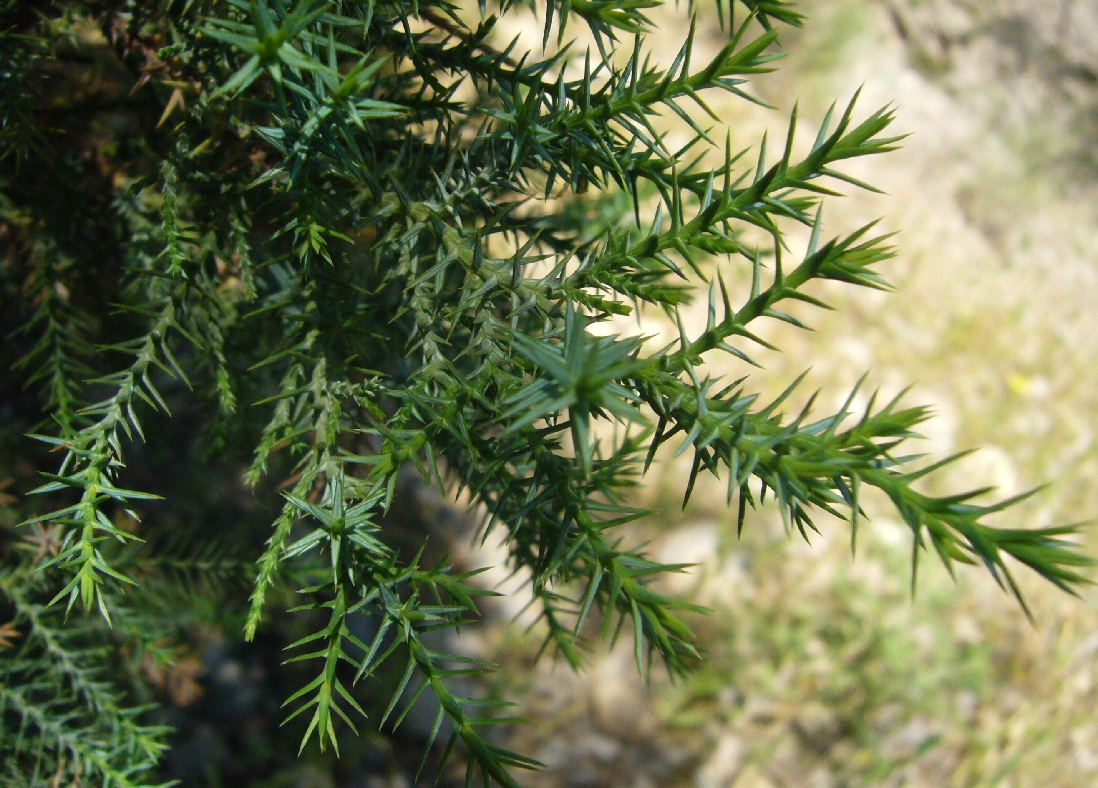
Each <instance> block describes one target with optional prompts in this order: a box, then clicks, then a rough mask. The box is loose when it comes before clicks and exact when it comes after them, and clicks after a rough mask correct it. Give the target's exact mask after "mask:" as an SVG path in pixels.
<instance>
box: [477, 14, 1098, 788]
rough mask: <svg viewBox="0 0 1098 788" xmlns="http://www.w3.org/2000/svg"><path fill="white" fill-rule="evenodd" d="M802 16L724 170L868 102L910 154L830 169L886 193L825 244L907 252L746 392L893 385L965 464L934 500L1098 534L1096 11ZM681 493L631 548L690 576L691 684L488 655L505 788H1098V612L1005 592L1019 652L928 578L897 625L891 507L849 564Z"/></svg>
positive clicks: (845, 546)
mask: <svg viewBox="0 0 1098 788" xmlns="http://www.w3.org/2000/svg"><path fill="white" fill-rule="evenodd" d="M699 7H700V13H701V15H702V16H701V19H702V20H705V19H706V18H707V15H708V16H709V24H710V25H711V30H710V31H707V30H706V28H705V27H704V25H702V24H699V30H700V31H701V32H699V36H698V43H699V45H700V44H701V43H702V42H705V43H708V44H709V45H711V46H712V47H714V48H716V47H717V46H719V45H720V44H721V43H722V42H723V40H724V39H723V38H722V34H721V33H720V31H719V30H717V27H716V20H715V14H714V13H712V9H711V7H709V6H708V5H707V4H699ZM798 10H801V11H803V12H804V13H806V15H807V16H808V19H807V22H806V25H805V27H804V28H803V30H799V31H792V32H790V31H786V32H785V33H783V37H782V40H781V44H782V49H785V50H787V51H788V52H789V53H790V54H789V55H788V57H787V58H785V59H783V60H782V61H780V62H779V63H778V64H777V66H778V70H777V71H776V72H775V73H773V74H769V75H764V76H761V77H759V78H757V79H756V80H754V81H753V82H752V84H751V87H752V91H753V92H754V93H755V94H756V95H758V96H760V97H762V98H763V99H765V100H766V101H768V102H770V103H771V104H773V105H774V106H775V107H776V108H777V109H776V110H775V111H766V110H761V109H756V108H751V107H749V106H745V102H742V101H739V100H725V99H719V98H714V103H713V104H712V106H713V108H714V109H715V110H716V111H717V113H718V114H719V115H720V116H721V117H722V120H724V121H725V123H726V124H727V125H728V127H729V128H730V130H731V134H732V139H733V147H734V148H737V149H738V148H743V147H747V146H757V145H758V142H759V140H760V138H761V136H762V133H763V131H768V132H769V135H770V144H771V146H773V147H774V148H778V149H780V145H781V142H782V141H784V138H785V131H786V126H787V124H788V118H789V112H790V111H791V110H792V108H793V106H794V104H795V103H796V104H799V112H800V119H801V129H803V131H802V135H803V139H801V143H802V144H803V145H804V146H807V145H808V144H810V143H811V141H812V139H813V137H814V136H815V131H816V128H818V124H819V121H820V120H821V119H822V118H823V116H824V114H825V112H826V111H827V108H828V106H829V104H830V103H831V102H833V101H837V102H838V103H839V107H840V109H841V108H842V107H843V106H844V105H845V103H846V102H847V101H848V100H849V99H850V97H851V96H852V95H853V94H854V93H855V91H857V90H858V89H859V88H860V89H861V97H860V98H859V103H858V106H859V107H860V110H861V111H860V113H859V115H858V116H859V117H864V116H866V115H868V114H869V113H870V112H872V111H874V110H876V109H877V108H879V107H881V106H884V105H886V104H893V105H895V111H896V117H897V120H896V124H895V127H894V128H896V129H897V131H898V133H906V134H909V135H910V136H909V137H908V138H907V139H905V140H904V142H903V144H902V148H901V150H899V151H896V152H893V153H890V154H887V155H884V156H876V157H872V160H866V161H864V162H855V163H853V164H852V165H847V166H845V167H844V168H843V169H844V171H846V172H849V173H851V174H853V175H855V176H857V177H860V178H863V179H864V180H866V181H868V182H870V183H872V184H873V185H875V186H877V187H879V188H881V189H883V190H884V191H885V192H886V194H884V195H874V194H869V193H855V192H854V191H853V189H845V191H847V192H848V194H849V196H848V197H846V198H843V199H835V200H831V201H829V202H828V203H827V205H826V207H825V209H824V215H825V224H824V227H825V232H827V234H829V235H834V234H835V233H838V232H841V231H844V230H847V231H849V230H850V229H853V228H854V227H857V226H860V225H862V224H865V223H866V222H868V221H871V220H873V219H876V218H881V226H882V227H883V228H884V229H886V230H895V231H898V235H897V237H896V245H897V247H898V250H899V254H898V256H897V258H896V259H895V260H893V261H891V262H890V263H889V264H887V265H886V266H884V267H883V269H882V272H883V273H884V274H885V276H886V277H887V278H888V279H889V280H890V281H891V282H892V283H893V284H894V285H895V287H896V291H895V292H894V293H891V294H885V293H866V292H861V291H852V290H850V289H843V288H838V287H836V288H832V289H828V290H826V291H824V293H823V295H824V296H825V298H826V299H827V300H828V302H829V303H830V304H832V305H833V306H834V307H835V311H834V312H829V313H824V312H820V311H815V312H810V311H806V312H805V313H804V314H803V315H800V314H799V316H801V317H803V318H805V319H806V320H807V322H809V323H810V325H811V326H812V328H814V329H815V331H814V333H807V332H802V331H796V330H794V329H792V328H789V327H787V326H781V327H778V328H775V329H774V332H773V333H772V334H770V335H768V338H769V339H770V340H771V341H773V342H774V343H775V344H777V345H778V346H780V347H781V348H782V351H783V352H782V353H781V354H772V355H769V356H765V357H764V358H765V361H764V363H765V369H764V370H761V371H758V372H756V373H754V374H753V376H752V380H753V381H754V384H753V385H754V386H755V387H756V388H757V389H759V390H761V391H763V392H766V393H769V394H776V393H778V392H779V391H781V390H782V389H783V388H784V387H785V386H787V385H788V384H789V383H790V382H791V381H792V380H793V379H794V378H795V377H796V376H797V375H798V374H800V373H801V372H802V371H804V370H805V369H809V368H811V372H810V373H809V375H808V377H807V379H806V381H805V384H804V386H803V391H802V396H803V397H807V395H808V394H810V393H811V392H812V391H814V390H816V389H819V390H820V392H821V395H820V399H819V402H820V406H819V412H820V413H825V412H831V411H829V410H828V408H837V407H838V406H840V405H841V404H842V402H843V400H844V399H845V397H846V395H847V394H848V393H849V391H850V389H851V388H852V387H853V385H854V384H855V383H856V381H857V380H858V378H859V377H860V376H861V375H862V374H863V373H866V372H868V376H867V381H866V385H865V389H864V391H865V392H866V394H867V395H868V393H870V392H872V390H874V389H880V391H881V393H882V395H887V396H893V395H895V394H896V393H899V392H900V391H901V390H903V389H904V388H905V387H907V386H909V385H910V386H911V390H910V392H909V393H908V394H907V395H906V397H905V401H906V402H908V403H910V404H929V405H932V406H933V408H934V411H935V414H936V415H935V418H934V419H933V421H932V422H931V423H930V424H928V425H927V429H926V430H925V436H926V440H925V441H923V442H922V446H921V448H922V451H924V452H926V453H927V454H928V455H929V457H930V458H931V459H934V458H937V459H940V458H942V457H944V456H947V455H949V454H951V453H953V452H957V451H960V450H963V449H968V448H977V447H980V450H979V451H978V452H976V453H974V454H973V455H971V456H969V457H966V458H965V459H964V460H962V461H960V462H958V463H957V464H955V465H954V466H952V470H950V471H948V472H946V473H945V474H944V475H943V476H942V477H941V478H939V479H938V480H937V481H936V482H934V491H935V492H940V493H941V492H946V491H960V490H968V489H972V488H976V487H983V486H994V487H995V488H997V490H996V493H995V496H996V497H1005V496H1009V495H1013V494H1016V493H1019V492H1022V491H1024V490H1026V489H1029V488H1031V487H1035V486H1038V485H1045V484H1047V486H1045V487H1043V488H1042V489H1041V490H1040V491H1039V492H1038V493H1037V494H1035V495H1034V496H1033V497H1032V498H1030V499H1029V500H1028V501H1026V502H1025V503H1024V504H1023V505H1021V506H1019V507H1016V508H1014V509H1012V510H1010V511H1009V512H1008V513H1007V514H1006V515H1005V516H1004V517H1003V518H1002V519H1001V520H1000V521H999V522H998V524H1000V525H1004V526H1015V527H1030V526H1036V525H1050V524H1061V523H1070V522H1079V521H1086V520H1093V519H1094V518H1095V514H1096V512H1098V505H1096V504H1098V452H1096V447H1095V434H1094V433H1095V418H1094V416H1095V413H1096V405H1098V320H1096V319H1095V310H1096V309H1098V303H1096V301H1098V147H1096V145H1095V142H1094V140H1095V139H1096V131H1098V3H1096V2H1094V0H1075V1H1074V2H1073V1H1072V0H1046V2H1043V3H1040V4H1034V3H1029V2H1021V1H1018V2H1010V1H1008V0H1001V1H998V2H996V1H995V0H922V1H921V2H919V1H918V0H909V1H908V2H903V1H902V0H895V2H892V1H891V0H817V1H816V2H814V3H811V4H803V5H802V6H801V7H800V8H799V9H798ZM681 11H682V9H679V13H678V15H676V12H675V9H674V7H673V6H672V7H669V8H668V9H666V10H665V12H664V13H665V14H666V15H667V18H666V19H661V20H660V26H659V30H660V33H659V43H658V45H657V46H655V47H654V49H655V51H656V53H657V54H663V55H664V56H665V57H667V58H671V57H673V56H674V53H675V50H676V49H677V43H675V44H674V45H673V44H672V39H673V37H674V36H676V35H678V36H679V37H680V40H681V38H682V37H684V36H685V33H686V29H687V27H686V24H685V23H684V22H683V21H682V20H681V16H682V14H681ZM704 54H705V53H704V52H702V51H696V57H697V62H701V61H702V59H703V58H704ZM716 136H717V137H718V138H719V136H720V135H716ZM714 265H718V266H719V265H720V262H719V261H718V262H715V263H714ZM704 308H705V307H704V304H701V305H699V307H698V309H699V310H701V311H700V313H699V315H698V318H699V320H701V321H703V325H704ZM645 329H646V330H647V331H648V332H649V333H652V332H653V330H655V331H658V330H659V326H658V325H654V324H649V325H646V326H645ZM744 373H745V371H744V370H742V369H739V370H729V375H730V376H732V375H733V374H735V376H739V375H741V374H744ZM751 385H752V384H751V383H749V384H748V386H751ZM863 399H864V398H863ZM791 409H792V410H795V407H792V406H791ZM684 478H685V473H684V472H683V469H682V468H679V467H677V466H676V465H675V464H674V463H673V462H672V463H665V464H664V465H663V466H661V467H660V468H659V469H658V470H656V471H654V473H653V475H652V476H650V477H649V480H648V481H649V483H648V484H646V486H645V488H644V489H645V492H644V500H645V503H646V504H647V505H649V506H650V507H652V508H653V509H654V510H655V511H656V516H655V518H654V519H653V521H652V522H651V523H650V533H649V534H647V536H649V537H650V538H651V539H652V552H653V553H654V554H655V555H656V556H657V557H658V558H659V559H660V560H663V561H666V562H670V563H677V562H690V563H697V564H698V565H699V566H698V567H697V568H696V569H695V570H694V571H693V572H692V573H691V574H690V575H683V576H681V577H679V578H677V579H676V584H675V590H676V591H679V592H681V593H684V594H690V595H692V596H693V597H694V598H695V599H696V600H698V601H699V602H701V603H703V604H705V605H707V606H709V607H710V608H711V609H712V610H713V614H712V615H711V616H709V617H702V618H699V619H697V620H696V621H695V622H693V623H695V624H696V627H697V631H698V633H699V634H700V637H701V640H702V646H703V649H704V652H705V654H706V661H705V663H704V664H703V665H702V666H701V668H700V670H699V672H698V673H697V675H695V676H693V677H692V678H690V679H688V680H686V681H685V682H680V683H677V684H670V683H668V682H666V681H663V680H661V678H660V677H659V676H656V675H654V677H653V682H652V684H651V685H650V686H649V687H647V688H646V687H644V686H643V684H642V682H641V681H640V680H638V679H637V678H636V676H635V670H634V668H633V665H632V656H631V653H630V649H629V644H622V646H621V647H619V648H617V649H612V650H609V651H608V652H607V653H605V654H603V655H599V656H597V657H595V658H594V659H593V661H592V666H591V669H590V670H589V671H588V673H587V674H586V675H583V676H574V675H572V674H571V673H570V672H569V671H568V670H567V669H566V668H565V667H563V666H560V667H557V668H555V669H553V668H552V667H551V666H550V665H548V664H544V665H540V666H538V667H536V668H535V667H534V666H533V665H532V662H531V659H530V658H531V657H532V654H531V653H529V652H528V651H527V650H526V649H528V647H529V646H528V644H527V645H523V641H521V640H517V641H513V642H512V641H507V640H506V639H505V638H504V639H503V640H501V642H500V643H499V644H498V645H497V646H496V649H497V656H502V657H503V658H504V661H505V664H507V665H509V673H510V676H511V681H512V682H513V684H514V687H513V688H512V689H513V690H519V689H521V691H523V692H525V693H526V695H525V701H524V706H523V707H522V711H523V712H524V713H525V714H527V715H529V716H530V717H531V719H532V720H533V722H532V724H530V725H528V726H526V727H525V728H521V729H518V730H516V731H515V732H514V734H513V735H514V740H513V744H514V745H515V746H517V747H519V748H526V749H525V750H523V751H525V752H528V753H530V754H531V755H533V756H535V757H537V758H539V759H540V760H542V761H543V762H545V763H546V764H547V765H548V767H549V768H548V770H547V771H546V772H544V773H542V774H539V775H534V776H532V777H531V776H524V778H523V784H524V785H531V786H618V785H622V786H626V785H628V786H646V785H650V786H664V785H693V786H705V787H707V788H708V787H712V788H717V787H718V786H731V785H736V786H741V785H742V786H840V785H908V786H923V785H925V786H945V785H958V786H972V785H1006V786H1010V785H1017V786H1029V785H1043V786H1080V785H1093V784H1098V718H1096V717H1095V714H1094V709H1095V707H1096V703H1098V687H1096V683H1095V682H1096V678H1098V676H1096V664H1098V662H1096V657H1098V610H1096V601H1098V598H1096V597H1095V595H1094V594H1092V593H1087V594H1086V595H1085V597H1084V598H1083V599H1075V598H1072V597H1069V596H1067V595H1065V594H1063V593H1061V592H1060V591H1058V590H1056V589H1055V588H1052V587H1050V586H1047V585H1045V584H1043V583H1042V582H1040V581H1039V579H1037V578H1034V577H1027V576H1025V575H1024V574H1022V573H1021V572H1019V575H1018V578H1019V580H1020V583H1021V585H1022V588H1023V591H1024V593H1025V595H1026V599H1027V601H1028V603H1029V605H1030V606H1031V608H1032V611H1033V617H1034V623H1030V622H1029V621H1027V619H1026V617H1025V615H1024V614H1023V612H1022V610H1021V609H1020V607H1019V605H1018V604H1017V602H1016V601H1015V600H1014V599H1013V598H1011V597H1010V596H1009V595H1008V594H1005V593H1003V592H1002V591H1001V590H1000V589H999V588H998V587H997V586H996V585H995V583H994V581H992V580H991V578H990V577H988V576H987V575H986V572H984V571H983V569H982V568H972V569H971V570H970V571H966V572H963V573H962V574H960V575H959V576H958V577H957V578H956V580H955V581H954V580H951V579H950V578H949V577H948V576H947V575H946V574H945V573H944V571H942V570H941V569H940V567H939V566H936V565H935V564H934V560H935V559H933V558H930V557H927V558H926V559H925V560H924V561H922V562H921V564H920V568H919V577H918V589H917V592H916V594H915V596H914V597H912V595H911V592H910V585H909V580H910V538H909V532H908V531H907V529H906V527H904V526H902V525H901V524H900V523H899V521H898V518H896V517H895V515H894V514H893V513H891V512H890V511H889V509H888V507H887V506H886V505H884V504H883V503H881V502H877V503H878V504H879V505H875V506H874V505H871V507H870V513H871V515H872V522H871V524H870V525H868V526H863V527H862V529H861V531H860V532H859V541H858V550H857V555H856V557H854V558H853V559H852V558H851V550H850V542H849V528H848V527H847V526H844V525H843V524H841V523H830V524H827V525H828V527H826V528H822V529H821V530H823V532H824V533H823V535H822V536H821V537H819V538H817V539H815V540H814V542H813V544H812V545H810V546H809V545H805V544H804V543H803V542H802V541H801V540H800V538H799V537H796V538H788V537H787V536H786V535H785V534H784V532H783V530H782V525H781V522H780V519H779V518H778V517H777V515H776V513H775V512H773V511H768V510H766V509H763V510H761V511H760V512H758V513H757V514H756V515H755V516H754V518H752V519H750V520H749V522H748V526H747V528H746V529H745V532H744V536H743V538H742V539H737V538H736V535H735V532H734V528H735V523H734V512H730V511H728V509H727V507H726V505H725V497H724V490H723V487H722V485H721V483H720V482H719V481H715V482H714V483H713V484H712V486H711V488H707V489H706V490H702V491H701V492H695V494H694V497H693V499H692V500H691V504H690V506H689V507H688V508H687V509H686V511H685V512H683V511H681V508H680V501H681V485H682V480H683V479H684ZM699 483H700V482H699ZM1088 533H1092V532H1088ZM1086 539H1087V546H1088V548H1089V549H1090V550H1091V552H1094V551H1095V550H1096V549H1098V539H1095V538H1094V537H1093V536H1091V535H1088V536H1087V537H1086ZM524 657H526V658H525V659H524Z"/></svg>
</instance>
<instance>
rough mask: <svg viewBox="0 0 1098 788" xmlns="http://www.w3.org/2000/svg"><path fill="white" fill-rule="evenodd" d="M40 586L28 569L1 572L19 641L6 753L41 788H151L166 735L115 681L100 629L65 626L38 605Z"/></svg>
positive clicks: (6, 688) (4, 714) (4, 691)
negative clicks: (78, 785) (74, 786)
mask: <svg viewBox="0 0 1098 788" xmlns="http://www.w3.org/2000/svg"><path fill="white" fill-rule="evenodd" d="M42 585H43V584H42V583H41V581H40V579H38V578H36V577H35V576H34V575H33V574H30V573H29V572H28V571H26V570H25V569H24V570H19V569H17V570H11V569H10V568H8V567H0V597H2V598H3V599H4V600H5V602H6V603H7V604H9V605H11V608H12V610H13V611H14V618H13V620H12V622H11V623H12V624H13V625H14V627H16V629H17V631H18V632H19V635H20V638H19V643H18V645H17V646H14V647H9V648H12V649H13V652H10V651H9V652H6V653H5V654H4V656H3V659H4V663H5V679H4V681H2V682H0V734H2V740H3V742H4V745H5V750H6V751H7V752H9V753H13V754H15V755H16V756H17V757H18V758H19V759H20V765H19V766H20V770H21V773H24V774H25V772H23V770H25V769H28V768H31V769H33V770H35V771H37V772H38V774H39V776H40V778H41V780H42V782H46V781H48V780H49V779H55V780H56V779H64V778H65V777H71V778H72V779H85V780H94V781H95V782H96V783H97V784H102V785H104V786H120V787H121V786H136V785H147V784H148V781H147V778H148V775H149V773H150V772H151V770H152V769H154V768H155V767H156V765H157V762H158V759H159V757H160V755H161V754H162V753H163V752H164V750H165V749H166V748H167V741H166V738H167V734H168V732H169V731H168V729H167V728H166V727H164V726H160V725H151V724H147V723H144V722H142V721H141V718H142V716H143V715H144V714H146V713H147V711H148V709H146V708H142V707H138V706H133V705H130V704H128V703H127V702H126V701H125V700H124V698H123V691H122V688H121V687H119V686H117V685H116V684H115V683H114V682H113V681H112V680H111V679H110V678H109V677H110V675H111V674H110V671H109V667H110V660H111V656H110V653H109V652H108V650H107V649H106V648H104V647H103V645H102V644H103V637H102V635H103V632H102V631H97V630H98V629H101V627H102V623H101V622H98V623H97V622H96V621H95V620H93V619H81V620H80V621H79V622H76V621H65V622H63V621H61V619H60V616H59V614H58V612H57V611H56V610H52V609H50V608H49V606H48V605H47V604H43V603H42V602H40V601H38V600H37V599H36V597H37V596H38V595H39V594H40V593H41V590H42V589H41V586H42ZM89 643H95V644H99V645H95V646H89ZM15 720H18V723H17V724H13V723H14V721H15Z"/></svg>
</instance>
